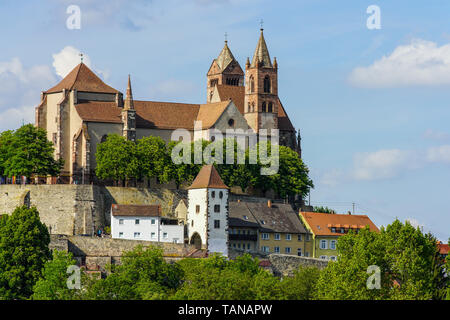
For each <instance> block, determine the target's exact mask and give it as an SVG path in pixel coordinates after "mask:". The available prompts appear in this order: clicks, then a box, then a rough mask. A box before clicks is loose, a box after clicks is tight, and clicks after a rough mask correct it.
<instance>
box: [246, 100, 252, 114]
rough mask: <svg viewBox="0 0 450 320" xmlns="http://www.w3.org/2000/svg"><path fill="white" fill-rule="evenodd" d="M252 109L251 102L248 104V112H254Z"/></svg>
mask: <svg viewBox="0 0 450 320" xmlns="http://www.w3.org/2000/svg"><path fill="white" fill-rule="evenodd" d="M251 110H252V109H251V105H250V102H249V103H248V104H247V112H252V111H251Z"/></svg>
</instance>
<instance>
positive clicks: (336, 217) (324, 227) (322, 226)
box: [300, 212, 380, 236]
mask: <svg viewBox="0 0 450 320" xmlns="http://www.w3.org/2000/svg"><path fill="white" fill-rule="evenodd" d="M300 215H301V217H302V218H303V220H304V221H306V222H307V224H308V226H309V227H310V228H311V231H312V232H313V233H314V234H315V235H319V236H339V235H343V234H341V233H337V232H331V227H336V228H337V225H344V228H355V229H356V228H358V229H362V228H364V227H365V226H367V225H368V226H369V228H370V230H371V231H376V232H379V231H380V230H379V229H378V228H377V226H376V225H375V224H374V223H373V222H372V221H371V220H370V219H369V217H368V216H366V215H353V214H352V215H350V214H330V213H317V212H300Z"/></svg>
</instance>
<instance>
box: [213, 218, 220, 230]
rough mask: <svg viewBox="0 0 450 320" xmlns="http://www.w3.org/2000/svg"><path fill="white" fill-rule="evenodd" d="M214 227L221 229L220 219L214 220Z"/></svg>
mask: <svg viewBox="0 0 450 320" xmlns="http://www.w3.org/2000/svg"><path fill="white" fill-rule="evenodd" d="M214 228H215V229H219V228H220V220H214Z"/></svg>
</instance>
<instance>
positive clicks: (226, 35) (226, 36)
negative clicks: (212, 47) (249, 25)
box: [225, 32, 228, 42]
mask: <svg viewBox="0 0 450 320" xmlns="http://www.w3.org/2000/svg"><path fill="white" fill-rule="evenodd" d="M225 42H228V33H226V32H225Z"/></svg>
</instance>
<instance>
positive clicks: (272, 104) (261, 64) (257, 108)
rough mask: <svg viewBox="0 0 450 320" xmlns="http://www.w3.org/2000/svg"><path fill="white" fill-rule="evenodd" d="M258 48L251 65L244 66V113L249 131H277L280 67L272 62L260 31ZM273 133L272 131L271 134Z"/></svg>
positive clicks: (248, 61) (248, 62)
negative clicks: (250, 129)
mask: <svg viewBox="0 0 450 320" xmlns="http://www.w3.org/2000/svg"><path fill="white" fill-rule="evenodd" d="M260 30H261V34H260V36H259V40H258V44H257V45H256V49H255V53H254V54H253V59H252V62H251V63H250V59H249V58H247V63H246V64H245V83H246V88H245V105H244V107H245V109H244V110H245V113H244V117H245V119H246V120H247V122H248V124H249V125H250V127H251V128H252V129H253V130H254V131H255V132H256V133H259V131H260V130H261V129H268V130H270V129H277V128H278V108H279V107H280V106H279V104H280V102H279V99H278V63H277V59H276V58H274V60H273V64H272V62H271V60H270V55H269V50H268V49H267V45H266V41H265V39H264V33H263V30H264V29H263V28H261V29H260ZM269 133H270V131H269Z"/></svg>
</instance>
